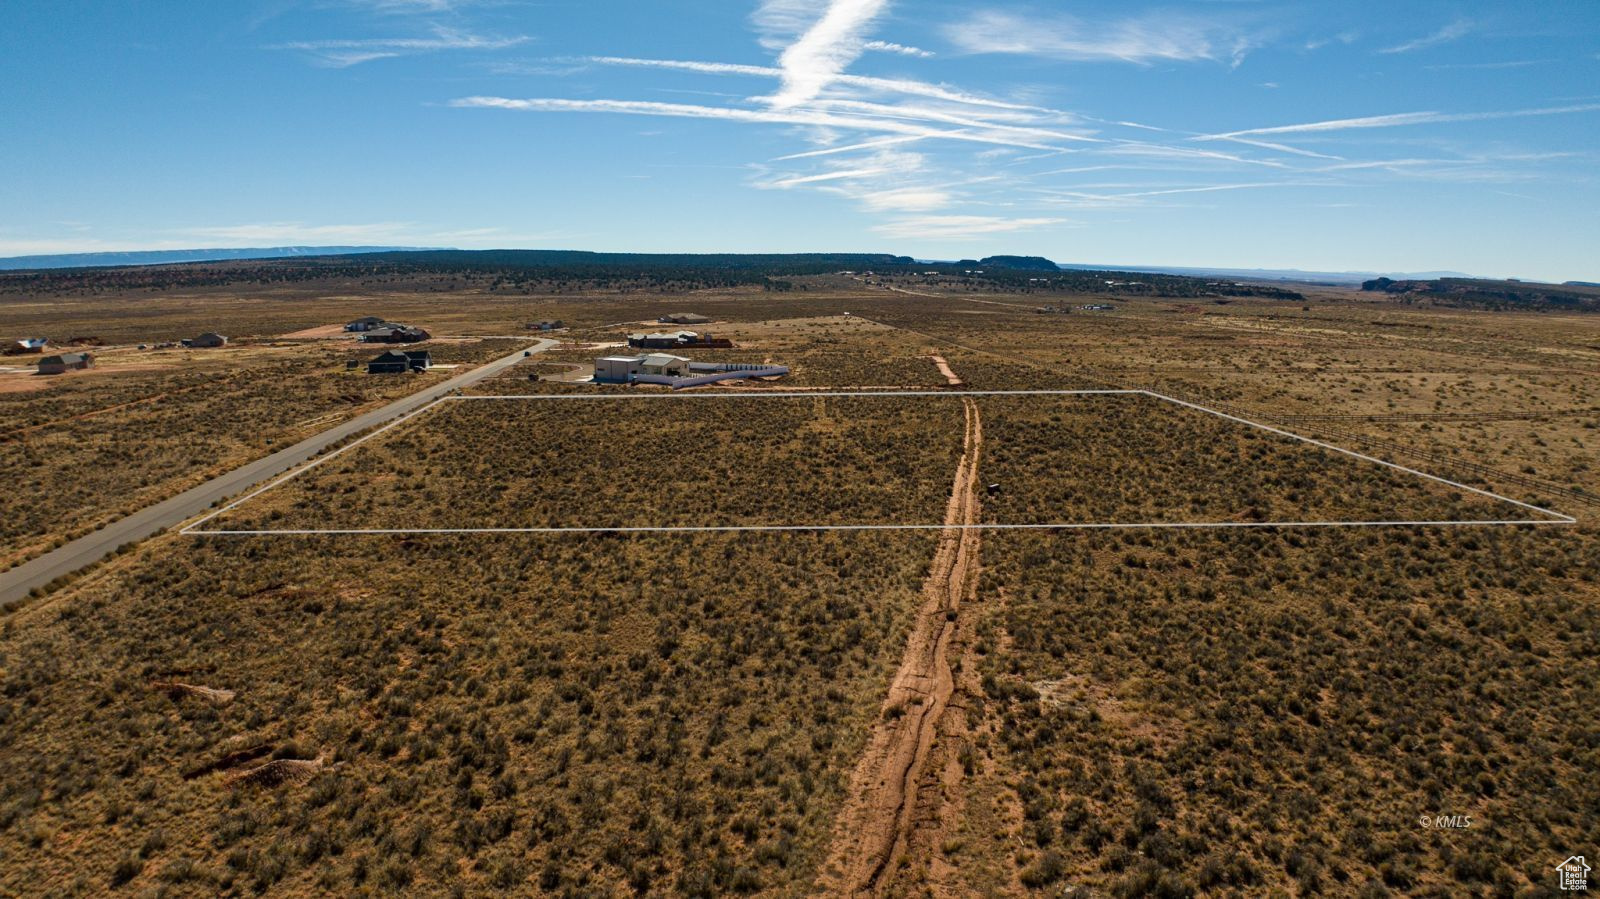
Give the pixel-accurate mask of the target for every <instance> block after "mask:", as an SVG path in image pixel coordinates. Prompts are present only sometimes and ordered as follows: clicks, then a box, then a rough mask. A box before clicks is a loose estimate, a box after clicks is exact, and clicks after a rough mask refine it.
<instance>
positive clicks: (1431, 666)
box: [944, 528, 1600, 897]
mask: <svg viewBox="0 0 1600 899" xmlns="http://www.w3.org/2000/svg"><path fill="white" fill-rule="evenodd" d="M1596 537H1597V535H1596V533H1595V531H1594V530H1593V529H1592V528H1590V529H1585V530H1582V531H1580V530H1577V529H1567V528H1560V529H1539V530H1532V529H1522V528H1494V529H1469V530H1437V529H1434V530H1430V529H1420V530H1404V531H1395V530H1388V531H1365V532H1351V531H1341V532H1315V533H1309V532H1307V533H1297V532H1283V533H1267V532H1251V533H1197V532H1184V533H1172V532H1161V533H1150V532H1146V533H1132V532H1128V533H1122V534H1118V535H1098V536H1093V535H1083V534H1066V533H1056V534H1046V533H1028V532H1018V533H1005V534H991V535H989V536H988V537H987V538H986V540H985V548H984V561H985V566H986V567H985V572H984V575H983V583H982V586H981V588H980V589H981V590H982V591H983V593H985V594H986V595H987V597H989V601H988V602H986V603H985V604H984V605H983V606H982V608H983V609H984V610H985V612H984V617H983V618H982V620H980V621H979V622H978V624H977V632H978V635H979V636H978V638H977V640H976V641H975V643H974V644H973V646H972V647H971V650H970V651H969V653H968V655H967V658H966V660H965V662H966V664H968V665H972V666H976V669H975V673H978V674H980V675H981V682H980V684H978V685H976V686H974V687H973V688H972V689H971V691H970V693H969V694H968V696H967V700H968V702H969V705H968V716H969V727H970V730H971V732H972V733H973V734H974V737H973V739H972V740H971V742H970V743H968V744H967V745H966V747H965V749H964V750H963V751H962V754H961V758H962V759H963V762H964V764H965V765H966V771H967V774H968V776H967V777H966V779H965V780H964V782H963V793H964V795H965V797H966V801H965V806H964V811H963V813H962V817H961V823H960V824H959V826H958V827H957V828H955V830H957V831H959V832H958V833H956V834H954V835H952V836H951V838H949V839H947V840H946V841H945V845H944V849H945V852H946V856H947V858H948V861H949V862H950V863H951V864H952V865H953V868H952V869H950V870H952V871H953V872H954V873H952V874H951V875H950V877H951V878H952V879H951V880H950V881H949V882H947V883H946V884H945V886H946V887H947V888H948V889H950V890H951V891H953V892H954V893H955V894H958V895H969V894H981V893H986V892H990V891H1022V890H1024V889H1027V890H1041V889H1047V890H1057V889H1061V888H1064V887H1067V886H1071V887H1073V888H1076V889H1079V890H1087V891H1092V892H1094V893H1095V894H1096V895H1108V896H1114V897H1138V896H1157V895H1160V896H1182V895H1192V894H1201V893H1204V894H1210V895H1224V896H1246V895H1269V894H1277V895H1296V894H1298V895H1309V894H1336V895H1362V896H1388V895H1430V896H1447V895H1449V896H1458V895H1485V896H1487V895H1508V896H1509V895H1543V893H1542V892H1540V889H1541V888H1544V889H1548V885H1549V883H1550V882H1551V877H1550V873H1549V868H1550V866H1551V865H1553V864H1554V863H1556V862H1559V861H1560V860H1561V859H1563V858H1565V857H1566V856H1567V855H1569V854H1571V852H1570V851H1569V850H1567V849H1566V848H1565V847H1568V846H1592V845H1595V844H1596V842H1597V841H1600V801H1597V794H1596V793H1595V791H1594V790H1593V789H1592V784H1593V782H1594V774H1595V771H1596V768H1597V765H1600V759H1597V757H1596V755H1595V747H1596V745H1597V742H1596V741H1597V738H1600V731H1597V730H1596V727H1595V725H1594V719H1593V716H1592V715H1591V714H1590V711H1589V710H1590V709H1592V706H1593V698H1594V695H1595V692H1596V690H1597V689H1600V666H1597V665H1596V655H1595V646H1596V640H1595V638H1596V636H1597V632H1596V624H1595V616H1594V609H1595V607H1596V603H1597V601H1600V583H1597V579H1600V570H1597V565H1596V561H1595V560H1596V558H1597V556H1596V555H1595V554H1594V553H1593V547H1594V546H1595V541H1596ZM974 679H975V680H977V679H978V678H974ZM1423 815H1430V816H1439V815H1465V816H1470V818H1471V825H1470V826H1469V827H1465V828H1462V829H1439V828H1437V827H1434V826H1423V824H1422V823H1420V819H1421V816H1423Z"/></svg>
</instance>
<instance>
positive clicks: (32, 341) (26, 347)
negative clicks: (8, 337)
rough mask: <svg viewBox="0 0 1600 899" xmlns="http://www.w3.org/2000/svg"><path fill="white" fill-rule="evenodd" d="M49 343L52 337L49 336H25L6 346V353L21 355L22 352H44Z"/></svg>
mask: <svg viewBox="0 0 1600 899" xmlns="http://www.w3.org/2000/svg"><path fill="white" fill-rule="evenodd" d="M49 343H50V338H48V337H24V338H23V339H21V340H19V341H17V342H15V343H13V344H12V345H11V346H9V347H6V354H7V355H20V354H22V353H42V352H44V348H45V346H46V345H47V344H49Z"/></svg>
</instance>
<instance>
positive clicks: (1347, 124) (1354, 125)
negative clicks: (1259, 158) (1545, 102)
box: [1191, 103, 1600, 140]
mask: <svg viewBox="0 0 1600 899" xmlns="http://www.w3.org/2000/svg"><path fill="white" fill-rule="evenodd" d="M1595 111H1600V103H1583V104H1578V105H1575V106H1546V107H1541V108H1538V109H1512V110H1504V111H1500V112H1460V113H1445V112H1400V113H1394V114H1392V115H1376V116H1362V117H1359V118H1353V119H1329V120H1327V121H1323V122H1305V123H1303V124H1299V125H1277V126H1274V127H1271V128H1248V129H1245V130H1243V131H1229V132H1226V133H1224V134H1203V135H1200V136H1199V137H1195V138H1191V140H1231V139H1233V138H1238V137H1250V136H1253V135H1261V134H1305V133H1312V132H1321V131H1347V130H1350V129H1359V128H1396V127H1400V126H1403V125H1430V124H1437V123H1442V122H1481V121H1489V120H1492V119H1514V118H1524V117H1528V116H1547V115H1566V114H1571V113H1580V112H1595Z"/></svg>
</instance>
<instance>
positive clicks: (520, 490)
mask: <svg viewBox="0 0 1600 899" xmlns="http://www.w3.org/2000/svg"><path fill="white" fill-rule="evenodd" d="M930 368H931V366H930ZM962 414H963V413H962V409H961V403H960V400H959V399H958V398H955V397H951V398H944V397H892V396H886V397H881V398H880V397H831V396H829V397H823V396H818V397H800V398H793V397H761V396H758V395H739V396H727V397H715V396H705V395H677V396H668V395H660V394H658V395H653V396H625V397H611V398H597V399H569V398H565V397H561V398H554V399H530V400H466V401H449V402H445V403H442V404H440V405H439V406H437V407H436V408H435V409H434V410H433V411H431V412H429V413H427V414H425V415H423V416H420V417H418V418H416V419H414V420H412V421H411V422H408V423H406V424H404V425H401V426H400V427H398V428H396V429H394V430H392V431H389V432H386V433H384V434H381V435H379V436H378V437H376V438H374V439H373V440H371V441H368V442H367V443H364V444H361V445H360V446H357V447H355V448H354V449H352V450H350V451H349V452H347V453H345V454H343V455H341V456H339V457H338V458H335V459H332V460H330V461H328V462H327V463H326V464H324V465H320V466H318V467H316V468H313V469H311V470H310V471H309V472H307V473H306V474H304V475H301V476H299V477H297V478H294V479H292V480H289V481H287V482H285V483H284V484H282V485H281V486H279V487H275V488H273V489H272V490H270V491H268V492H266V493H264V494H262V495H261V496H259V497H257V498H255V499H253V500H250V501H248V502H246V503H244V504H243V505H241V506H239V507H238V508H237V509H234V510H232V511H230V512H227V513H225V514H223V515H222V516H219V517H218V518H217V519H215V520H213V521H212V522H209V523H208V524H207V525H206V528H207V529H211V530H229V529H236V530H252V529H268V530H285V529H295V528H313V529H330V528H456V527H511V528H537V527H557V528H572V527H591V528H594V527H600V528H613V527H630V526H677V527H685V526H686V527H696V526H726V525H813V524H938V523H939V522H940V521H941V520H942V518H943V514H942V513H943V509H944V504H945V501H946V499H947V498H948V497H949V493H950V477H951V472H953V471H954V470H955V465H956V460H957V458H958V457H959V456H960V453H961V434H962V421H963V419H962Z"/></svg>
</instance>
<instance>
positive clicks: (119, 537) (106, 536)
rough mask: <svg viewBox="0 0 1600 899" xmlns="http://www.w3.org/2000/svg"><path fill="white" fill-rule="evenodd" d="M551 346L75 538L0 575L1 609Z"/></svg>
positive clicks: (546, 343) (484, 368)
mask: <svg viewBox="0 0 1600 899" xmlns="http://www.w3.org/2000/svg"><path fill="white" fill-rule="evenodd" d="M555 345H556V341H554V340H540V341H539V342H538V343H537V344H536V345H534V346H532V347H530V348H529V349H528V350H526V351H525V350H517V351H516V352H515V353H512V354H511V355H509V356H506V357H505V358H503V359H498V360H496V361H494V362H490V363H488V364H487V365H480V366H478V367H477V368H474V369H472V370H471V371H469V372H466V373H465V374H461V375H457V376H456V377H453V378H451V379H450V380H448V381H441V382H439V383H438V384H434V385H433V386H431V387H427V388H424V389H423V390H420V391H418V392H416V393H413V394H411V395H410V396H408V397H405V398H404V399H400V400H396V401H395V402H393V403H390V404H389V405H387V406H384V407H383V408H382V409H376V410H374V411H372V412H368V413H366V414H365V415H360V416H357V417H356V418H352V419H351V420H349V421H347V422H345V423H344V424H341V425H338V426H336V427H333V428H329V429H328V430H326V431H323V432H322V433H320V434H317V435H316V436H314V437H310V438H307V439H306V440H303V441H301V442H299V443H297V444H295V445H294V446H291V447H289V448H288V449H284V450H279V451H278V452H275V453H273V454H272V455H270V456H267V457H266V458H263V459H257V460H256V461H254V462H251V463H248V464H246V465H243V466H240V467H239V468H235V469H234V470H232V471H230V472H227V473H226V474H221V475H218V476H217V477H215V478H212V479H211V480H209V481H206V482H205V483H204V484H201V485H200V486H198V487H194V488H192V489H190V490H185V491H184V492H182V493H180V494H178V495H177V496H174V497H172V498H171V499H168V500H165V501H163V502H159V503H156V504H155V505H153V506H148V507H146V508H144V509H141V510H139V511H138V512H135V513H134V514H132V515H129V516H128V517H127V518H123V519H119V520H117V521H114V522H112V523H111V524H108V525H106V526H105V527H104V528H101V529H100V530H98V531H95V532H94V533H92V534H88V535H86V536H83V537H79V538H78V539H77V540H74V541H72V542H71V543H67V544H65V545H63V546H61V547H59V548H58V549H54V550H51V551H50V552H47V553H45V554H44V555H42V556H40V557H38V558H36V559H33V560H32V561H29V562H26V563H24V564H22V565H19V566H17V567H16V568H13V569H11V570H10V571H7V572H4V573H0V609H5V608H8V607H10V606H12V605H14V604H16V603H17V602H19V601H21V600H22V599H24V598H26V597H27V595H28V593H29V591H31V590H33V588H35V587H42V586H44V585H45V584H48V583H50V582H51V581H53V580H55V579H56V578H58V577H61V576H62V575H66V574H71V573H72V572H74V571H77V570H78V569H80V568H84V567H87V566H89V565H93V564H94V563H95V562H98V561H100V560H101V559H103V558H105V557H106V556H108V555H110V554H111V553H113V552H115V551H116V550H117V547H119V546H122V545H123V544H125V543H133V542H136V541H139V540H143V539H145V538H146V537H149V536H150V535H152V534H154V533H156V532H157V531H160V530H162V529H163V528H170V527H173V526H174V525H177V524H181V523H182V522H184V521H187V520H188V519H190V518H193V517H194V516H196V515H199V514H200V513H202V512H204V511H206V510H207V509H209V508H211V505H212V504H213V503H215V502H217V501H218V500H221V499H226V498H227V497H230V496H234V495H236V494H238V493H241V492H243V491H244V490H246V489H248V488H250V487H253V486H255V485H256V484H259V483H261V482H262V481H265V480H267V479H268V478H271V477H276V476H277V475H280V474H282V473H283V472H285V471H288V470H289V469H291V468H293V467H295V466H296V465H300V464H301V463H304V462H306V461H308V460H310V459H311V458H312V457H314V456H315V455H316V454H317V453H320V452H322V451H323V450H325V449H327V448H328V447H331V446H333V445H334V444H336V443H339V442H340V441H342V440H344V439H346V438H348V437H350V436H351V435H352V434H355V433H357V432H360V431H365V430H366V429H368V428H372V427H376V426H378V425H382V424H385V423H387V422H390V421H393V420H394V419H396V418H399V417H400V416H402V415H405V414H407V413H409V412H414V411H416V410H418V409H420V408H422V407H423V406H426V405H427V404H429V403H431V402H433V401H434V400H436V399H438V398H439V397H441V396H444V395H445V394H447V393H449V392H451V391H452V390H457V389H459V388H462V387H466V386H468V385H470V384H474V383H476V382H478V381H481V380H483V379H484V378H488V377H491V376H493V375H495V374H498V373H499V372H501V371H503V370H504V369H506V368H509V367H510V366H512V365H515V364H516V363H517V362H519V361H521V359H522V357H523V353H524V352H530V351H531V352H534V353H542V352H544V351H545V350H548V349H549V348H551V347H553V346H555Z"/></svg>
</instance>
